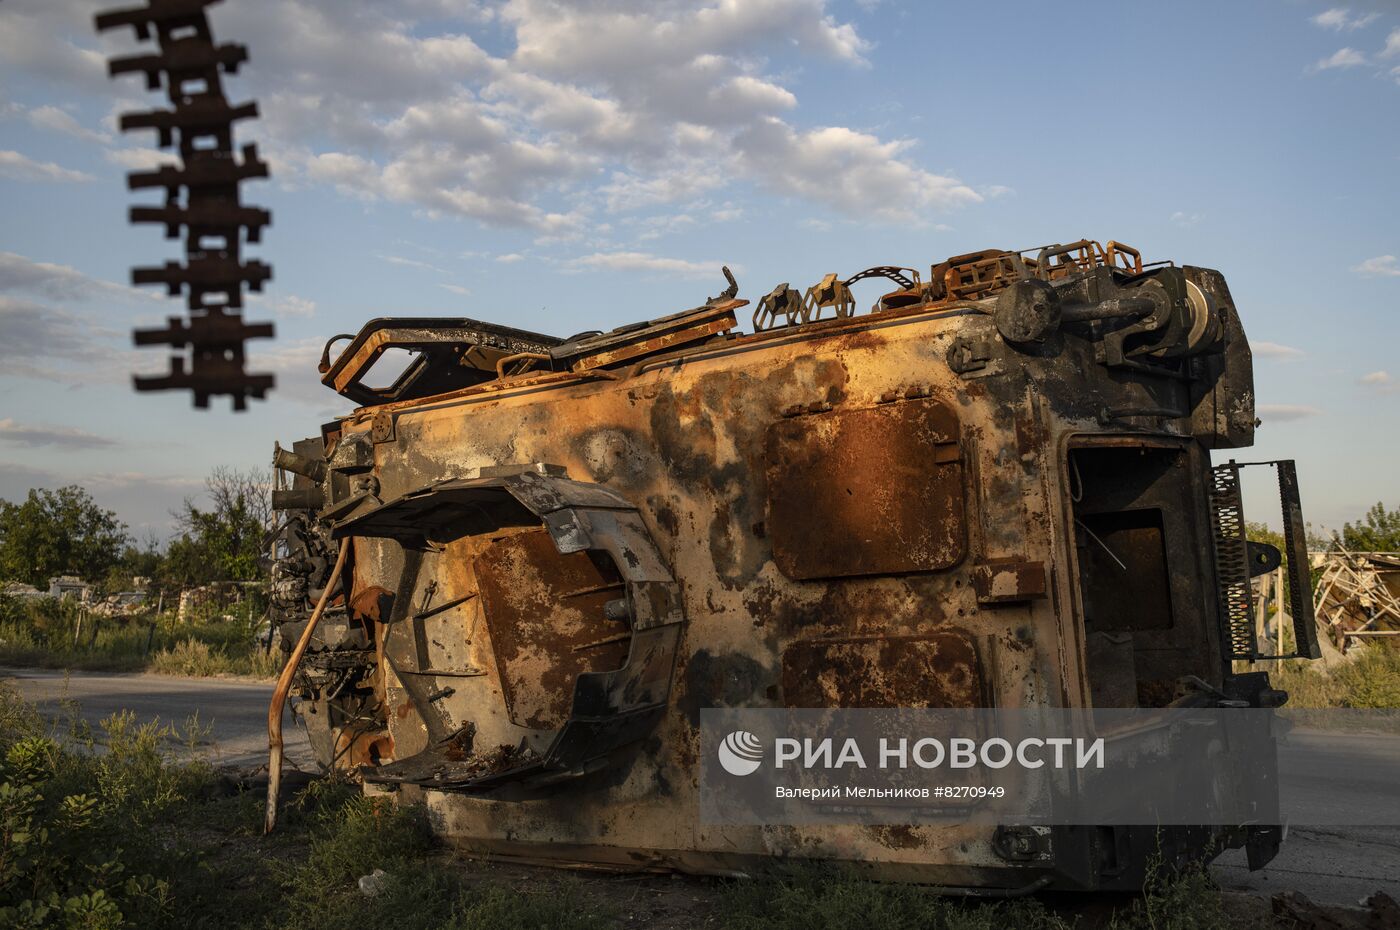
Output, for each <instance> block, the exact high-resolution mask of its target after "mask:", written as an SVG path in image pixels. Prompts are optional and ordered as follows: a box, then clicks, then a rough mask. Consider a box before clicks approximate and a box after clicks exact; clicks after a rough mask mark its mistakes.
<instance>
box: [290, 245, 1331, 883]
mask: <svg viewBox="0 0 1400 930" xmlns="http://www.w3.org/2000/svg"><path fill="white" fill-rule="evenodd" d="M727 274H728V273H727V270H726V276H727ZM877 277H878V278H884V279H887V280H889V281H890V282H892V283H893V285H894V290H892V291H890V292H889V293H886V294H884V295H883V296H882V297H880V298H879V300H878V302H877V303H876V304H875V306H874V307H873V308H872V309H871V310H870V311H869V312H866V313H859V314H858V313H856V312H855V305H854V300H853V297H852V295H851V290H850V287H851V285H852V284H853V283H855V282H856V281H858V280H862V279H867V278H877ZM746 305H747V301H745V300H741V299H739V298H738V293H737V287H736V286H735V285H734V283H733V279H732V278H730V287H729V288H728V290H726V291H725V292H724V293H722V294H721V295H720V296H718V297H715V298H711V299H710V300H709V301H708V302H706V303H705V304H704V305H702V306H699V307H696V308H695V309H692V310H687V311H684V312H680V313H673V314H671V315H667V316H662V317H660V318H659V319H655V320H651V321H648V322H645V323H640V324H637V325H634V326H628V327H623V328H620V329H617V330H613V331H611V332H606V333H587V334H583V335H580V336H576V337H573V338H571V339H559V338H555V337H551V336H545V335H540V334H537V333H529V332H522V331H519V330H516V329H511V328H508V327H504V326H496V325H492V324H488V323H482V322H478V321H475V320H468V319H380V320H375V321H373V322H371V323H369V324H367V325H366V326H365V327H364V329H362V330H361V331H360V332H359V334H358V335H355V336H353V337H349V336H345V337H337V338H336V339H335V340H332V343H331V344H328V345H327V351H326V354H325V356H324V358H323V360H322V365H321V369H322V373H323V380H324V382H325V383H326V384H327V385H328V386H329V387H331V388H333V389H334V390H336V391H338V392H339V393H341V394H342V395H344V396H346V397H348V398H350V399H352V400H354V401H355V402H356V403H358V404H360V405H361V406H360V407H359V408H358V409H357V410H356V411H355V412H354V413H353V414H351V415H349V416H346V417H344V418H342V419H340V420H338V421H336V422H334V423H331V424H328V425H326V426H324V427H323V428H322V430H321V434H320V435H319V436H316V437H314V438H311V439H306V440H302V441H300V442H297V443H295V445H294V446H293V447H292V448H291V449H288V450H281V449H279V450H278V451H277V454H276V463H277V465H278V466H279V467H280V468H281V469H283V471H284V474H285V475H286V477H287V479H288V484H287V486H286V487H285V488H284V489H283V490H280V491H279V492H278V493H277V495H276V502H275V503H276V506H277V507H278V509H279V510H281V511H283V513H284V517H285V519H286V522H285V524H284V525H283V529H282V530H281V531H280V538H279V543H278V551H279V556H280V559H279V561H278V562H277V563H276V565H275V567H274V589H275V601H276V606H277V610H278V612H279V620H280V621H281V632H282V637H283V641H284V642H285V643H287V644H288V648H290V644H291V643H293V642H295V641H297V640H299V639H300V638H302V634H303V632H305V630H306V627H307V625H308V618H309V617H310V615H311V613H312V607H313V605H314V604H316V603H317V602H318V600H320V601H323V602H324V603H325V604H327V605H328V606H327V607H326V608H325V610H324V615H323V616H322V617H320V618H319V624H318V625H315V626H314V630H313V632H312V633H311V634H310V635H309V636H308V637H306V638H307V640H308V642H309V648H308V649H307V651H306V652H305V654H304V655H296V656H294V658H295V659H296V660H297V671H296V678H295V680H294V686H293V694H294V695H295V696H296V697H298V698H299V699H300V700H299V703H298V705H297V714H298V716H299V717H300V718H301V719H302V720H303V721H304V722H305V724H306V726H307V727H308V729H309V731H310V733H311V735H312V739H313V743H314V745H315V747H316V749H317V751H318V753H319V754H320V755H321V757H322V761H323V762H324V763H325V764H327V765H334V766H337V767H342V768H346V769H350V770H353V771H356V772H358V773H359V774H360V775H361V776H362V777H363V779H364V781H365V782H366V784H367V786H369V788H368V790H377V791H391V792H397V793H398V794H399V795H400V796H403V797H406V798H413V799H423V800H425V801H426V802H427V804H428V806H429V809H430V810H431V811H432V812H433V815H434V818H435V822H436V824H437V826H438V829H439V830H440V831H441V833H442V834H443V835H444V836H445V837H447V838H448V839H450V840H451V841H452V842H454V843H457V844H459V845H460V846H461V847H462V848H463V849H465V850H469V851H471V852H473V853H475V854H483V855H491V856H499V857H507V858H515V859H519V860H524V861H542V862H549V863H555V864H561V865H579V866H596V867H613V868H621V869H675V870H683V871H689V872H700V873H719V874H729V873H734V872H739V871H747V870H750V869H752V868H754V867H756V866H759V865H761V864H762V863H763V862H765V861H769V860H771V859H773V858H775V857H788V858H803V857H806V858H814V859H823V860H829V861H835V862H849V863H859V864H862V865H863V866H864V867H867V868H868V869H869V870H870V873H871V874H872V875H874V876H876V877H882V878H889V879H896V880H913V881H921V882H928V883H933V884H941V885H946V886H950V887H957V888H964V889H984V890H992V891H1001V892H1014V891H1016V890H1026V889H1035V888H1124V887H1131V886H1133V885H1134V884H1140V882H1141V881H1142V876H1143V870H1144V868H1145V867H1146V864H1147V862H1148V859H1149V857H1150V856H1151V855H1153V854H1155V853H1157V852H1159V851H1163V850H1164V851H1166V852H1167V853H1168V854H1187V855H1190V854H1198V853H1201V852H1202V851H1204V850H1207V849H1216V850H1218V849H1219V848H1222V847H1238V846H1241V845H1244V846H1247V847H1248V848H1249V851H1250V860H1251V864H1252V865H1256V866H1257V865H1260V864H1262V863H1264V862H1266V861H1267V860H1268V859H1269V858H1270V857H1271V856H1272V855H1273V852H1274V851H1276V849H1277V845H1278V840H1279V830H1278V828H1277V827H1273V826H1269V825H1268V823H1267V822H1266V823H1263V824H1260V823H1254V824H1248V825H1239V826H1225V827H1212V828H1207V829H1197V828H1189V827H1171V828H1163V829H1161V830H1158V829H1156V828H1150V827H1135V826H1131V825H1129V826H1110V827H1096V828H1083V829H1078V828H1075V827H1072V826H1070V827H1055V828H1053V829H1045V830H1039V831H1021V832H1019V833H1018V832H1016V830H1015V829H1014V828H997V829H992V828H989V827H988V826H986V825H983V824H976V823H958V822H956V821H952V822H941V823H936V824H924V825H918V826H911V827H908V828H907V829H899V830H891V829H888V828H879V827H867V826H845V827H831V826H809V827H801V826H775V827H763V826H752V825H748V826H724V825H714V824H710V823H706V822H702V820H701V819H700V818H699V816H698V815H697V810H698V804H697V799H696V794H697V791H698V790H699V787H698V778H697V771H698V769H699V767H700V761H699V754H700V743H699V718H700V713H701V711H702V710H703V709H705V708H714V707H746V708H748V707H753V708H759V707H775V708H783V707H791V708H811V707H816V708H830V707H858V708H927V707H934V708H964V707H1035V706H1046V707H1057V708H1081V707H1082V708H1101V707H1115V708H1130V707H1164V706H1171V705H1173V704H1175V703H1179V702H1193V701H1194V702H1196V703H1197V704H1199V703H1200V701H1202V700H1206V701H1210V702H1214V704H1215V705H1218V706H1228V707H1249V706H1254V707H1258V706H1272V705H1276V704H1278V703H1280V702H1281V701H1282V699H1283V697H1284V696H1283V695H1282V694H1281V693H1280V692H1277V691H1274V690H1272V689H1270V688H1269V687H1268V681H1267V678H1266V677H1265V676H1264V675H1263V674H1262V673H1258V672H1242V673H1239V674H1237V673H1235V672H1234V671H1233V668H1234V667H1235V663H1237V662H1240V661H1245V662H1249V661H1252V660H1254V659H1256V658H1258V656H1257V653H1256V648H1255V644H1254V642H1253V635H1254V634H1253V618H1252V617H1251V615H1250V611H1251V603H1250V593H1249V578H1250V575H1251V573H1253V572H1256V571H1259V570H1263V568H1267V567H1272V565H1274V564H1277V563H1276V559H1277V556H1278V553H1277V551H1272V552H1270V551H1266V547H1258V546H1254V545H1253V544H1249V543H1247V542H1246V541H1245V539H1244V534H1243V530H1244V527H1243V514H1242V509H1241V504H1240V498H1239V475H1240V469H1241V468H1242V466H1241V465H1237V464H1236V463H1234V462H1229V463H1227V464H1222V465H1217V466H1214V467H1213V466H1212V463H1211V459H1210V453H1211V450H1214V449H1231V448H1238V447H1243V446H1248V445H1250V444H1251V442H1252V440H1253V432H1254V428H1255V425H1256V421H1255V418H1254V396H1253V383H1252V367H1251V358H1250V350H1249V345H1248V343H1247V341H1246V339H1245V336H1244V333H1243V331H1242V329H1241V326H1240V322H1239V316H1238V314H1237V313H1236V310H1235V306H1234V304H1233V303H1232V301H1231V298H1230V294H1229V291H1228V289H1227V287H1226V285H1225V281H1224V279H1223V278H1222V277H1221V275H1220V274H1218V273H1217V272H1214V271H1210V270H1207V269H1204V268H1196V267H1190V266H1187V267H1178V266H1175V265H1172V264H1170V263H1164V262H1159V263H1156V264H1152V265H1144V263H1143V261H1142V259H1141V256H1139V254H1138V253H1137V252H1136V251H1134V250H1133V249H1131V248H1128V247H1125V246H1123V245H1121V244H1118V243H1113V242H1109V243H1108V244H1107V245H1106V246H1101V245H1100V244H1099V243H1097V242H1093V241H1089V240H1084V241H1079V242H1075V243H1072V244H1069V245H1057V246H1051V247H1047V248H1045V249H1041V250H1038V251H1034V252H1007V251H1000V250H989V251H984V252H978V253H973V254H969V255H963V256H958V257H955V258H952V259H949V260H947V261H944V262H942V263H940V264H937V265H934V266H933V267H932V269H931V273H930V274H929V276H928V277H927V278H924V277H923V276H922V275H921V274H920V273H918V272H916V271H914V270H912V269H907V268H894V267H881V268H872V269H869V270H867V271H864V272H861V273H860V274H858V275H855V276H853V277H851V278H847V279H844V280H843V279H840V278H838V277H837V276H835V275H829V276H827V277H826V278H825V279H823V280H822V281H821V282H820V283H818V284H817V285H814V286H813V287H812V288H810V289H809V290H808V291H806V292H805V293H799V292H798V291H796V290H794V289H792V288H790V287H788V286H787V285H780V286H779V287H777V288H775V289H774V290H773V291H772V292H771V293H769V294H767V295H766V296H765V297H763V298H762V300H761V301H759V302H758V304H757V307H756V312H754V313H753V316H752V329H753V330H754V331H753V332H750V333H743V332H741V331H740V329H739V325H738V317H737V313H738V311H739V310H740V308H742V307H745V306H746ZM344 339H349V342H348V344H346V345H344V346H343V347H341V348H340V349H339V351H338V352H334V353H333V352H332V349H333V348H335V347H336V345H337V344H338V342H339V341H342V340H344ZM395 353H399V354H401V355H402V353H409V355H410V356H411V358H410V360H409V361H408V363H407V365H405V366H403V367H402V370H401V371H399V372H397V373H396V374H395V376H393V377H391V378H387V379H386V378H383V377H380V376H378V375H376V372H375V368H376V366H377V365H379V364H381V362H383V361H387V360H388V359H389V358H390V357H392V355H393V354H395ZM374 385H380V386H374ZM1271 464H1273V465H1275V466H1276V467H1277V468H1278V471H1279V481H1280V488H1281V491H1282V494H1281V497H1282V500H1283V507H1284V514H1283V518H1284V526H1285V529H1286V531H1287V534H1288V538H1289V545H1290V546H1297V547H1301V546H1302V545H1303V540H1302V522H1301V520H1302V518H1301V513H1300V511H1299V505H1298V496H1297V492H1296V480H1295V479H1294V476H1293V471H1292V465H1291V463H1287V462H1285V463H1271ZM1293 555H1294V556H1295V557H1294V558H1292V559H1290V564H1291V566H1294V567H1297V566H1306V564H1307V560H1306V559H1305V558H1302V557H1300V556H1301V555H1302V551H1301V549H1299V550H1298V551H1297V552H1294V553H1293ZM337 569H339V571H338V574H337ZM1302 570H1305V569H1302ZM1305 581H1306V579H1297V578H1295V579H1294V582H1295V588H1294V594H1295V603H1294V605H1293V612H1292V615H1293V616H1294V617H1295V618H1297V620H1298V621H1299V623H1298V626H1299V640H1298V641H1299V643H1300V652H1302V653H1304V654H1307V653H1309V652H1310V651H1312V650H1314V649H1315V645H1314V644H1313V643H1312V642H1310V637H1311V632H1310V631H1311V623H1310V621H1309V618H1310V616H1311V610H1310V604H1309V603H1308V602H1307V598H1306V597H1299V596H1298V595H1299V593H1300V592H1304V593H1305V592H1306V584H1305ZM323 595H324V597H323Z"/></svg>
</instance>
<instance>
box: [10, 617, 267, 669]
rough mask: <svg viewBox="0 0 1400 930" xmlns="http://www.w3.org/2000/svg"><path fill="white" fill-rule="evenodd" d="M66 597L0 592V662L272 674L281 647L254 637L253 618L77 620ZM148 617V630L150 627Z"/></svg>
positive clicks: (48, 666)
mask: <svg viewBox="0 0 1400 930" xmlns="http://www.w3.org/2000/svg"><path fill="white" fill-rule="evenodd" d="M79 613H80V609H79V607H78V606H77V605H76V604H73V603H71V602H52V601H42V602H37V603H29V604H18V603H16V602H14V601H12V600H9V599H5V598H0V665H12V666H22V667H28V668H63V669H72V670H75V671H108V672H156V673H159V674H165V675H192V676H214V675H247V676H253V677H258V678H271V677H273V676H275V675H276V674H277V672H278V671H279V670H280V668H281V661H282V656H281V653H280V652H276V651H274V652H272V653H267V652H265V651H264V650H263V648H262V647H261V646H260V645H258V644H257V643H256V642H255V641H254V628H255V626H256V625H257V623H258V622H259V618H258V617H256V616H254V617H249V616H247V615H238V614H235V615H234V616H233V618H232V619H228V620H224V619H215V618H212V617H206V618H204V619H201V620H198V621H195V622H189V623H180V622H179V621H178V620H177V619H176V618H175V616H174V615H173V614H170V613H166V614H164V615H161V616H154V615H149V616H146V617H140V618H135V619H116V618H105V619H102V618H94V617H92V616H88V617H86V618H84V619H83V620H82V621H81V622H80V621H79ZM152 625H154V627H155V628H154V630H153V629H152Z"/></svg>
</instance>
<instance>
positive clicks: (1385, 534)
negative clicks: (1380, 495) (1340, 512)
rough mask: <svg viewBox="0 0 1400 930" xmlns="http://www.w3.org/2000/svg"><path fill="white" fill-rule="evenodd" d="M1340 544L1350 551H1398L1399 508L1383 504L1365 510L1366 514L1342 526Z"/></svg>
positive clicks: (1399, 533)
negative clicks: (1386, 506) (1392, 508)
mask: <svg viewBox="0 0 1400 930" xmlns="http://www.w3.org/2000/svg"><path fill="white" fill-rule="evenodd" d="M1342 545H1343V546H1346V547H1347V548H1348V549H1349V550H1351V551H1352V552H1400V508H1397V509H1395V510H1386V509H1385V505H1384V504H1382V503H1380V502H1377V503H1376V506H1374V507H1372V508H1371V509H1370V510H1368V511H1366V516H1365V517H1364V518H1362V519H1360V520H1357V521H1356V522H1355V523H1347V524H1345V525H1344V526H1343V527H1342Z"/></svg>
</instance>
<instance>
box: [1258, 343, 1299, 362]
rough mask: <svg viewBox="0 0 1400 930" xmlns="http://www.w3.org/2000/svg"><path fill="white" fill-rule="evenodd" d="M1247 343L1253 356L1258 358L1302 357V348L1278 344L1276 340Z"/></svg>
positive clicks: (1288, 358)
mask: <svg viewBox="0 0 1400 930" xmlns="http://www.w3.org/2000/svg"><path fill="white" fill-rule="evenodd" d="M1249 345H1250V348H1251V349H1253V350H1254V354H1255V356H1257V357H1259V358H1277V359H1284V360H1292V359H1299V358H1302V357H1303V354H1304V353H1303V350H1302V349H1295V348H1293V346H1286V345H1280V344H1279V343H1277V342H1262V341H1261V342H1251V343H1250V344H1249Z"/></svg>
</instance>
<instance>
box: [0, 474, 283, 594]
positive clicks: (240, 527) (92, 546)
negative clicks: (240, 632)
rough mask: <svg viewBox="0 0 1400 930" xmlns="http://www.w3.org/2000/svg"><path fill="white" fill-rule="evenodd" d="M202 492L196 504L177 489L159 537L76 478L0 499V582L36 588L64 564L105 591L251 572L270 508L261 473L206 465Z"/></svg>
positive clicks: (259, 572)
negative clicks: (176, 501) (178, 496)
mask: <svg viewBox="0 0 1400 930" xmlns="http://www.w3.org/2000/svg"><path fill="white" fill-rule="evenodd" d="M205 498H206V500H205V501H201V502H200V503H198V504H196V502H195V500H194V499H193V498H188V497H187V498H185V500H184V501H183V503H182V504H181V506H180V507H179V508H178V509H177V510H174V511H172V512H171V516H172V517H174V520H175V535H174V536H173V537H172V538H171V539H170V540H168V541H167V542H165V543H164V544H162V543H161V541H160V540H158V539H157V538H156V537H155V536H154V534H150V535H147V536H146V537H145V538H144V539H141V540H138V539H136V538H135V537H133V536H132V535H131V534H130V533H129V532H128V531H127V526H126V524H124V523H122V522H121V520H119V519H118V518H117V515H116V514H115V513H114V512H112V511H111V510H107V509H105V508H103V507H101V506H99V505H98V504H97V502H96V501H94V500H93V499H92V495H90V494H89V493H88V492H87V491H86V490H85V489H84V488H82V487H79V486H77V485H69V486H67V487H62V488H58V489H56V490H48V489H45V488H34V489H31V490H30V491H29V493H28V495H27V496H26V497H25V499H24V500H22V501H16V502H10V501H5V500H0V583H8V582H23V583H25V584H30V585H33V586H34V587H36V588H39V589H40V590H44V589H46V588H47V587H48V584H49V579H50V578H53V577H55V576H58V575H70V574H71V575H77V576H79V577H80V578H82V579H83V580H84V581H88V582H92V583H95V584H97V585H98V586H99V587H100V588H101V589H102V590H103V592H104V593H113V592H116V591H123V590H129V589H130V588H131V587H132V583H133V579H134V578H149V579H151V584H152V585H153V587H155V588H158V589H162V590H178V589H181V588H186V587H192V586H195V585H201V584H207V583H209V582H213V581H254V580H257V579H258V578H261V577H262V576H263V569H262V567H261V565H260V559H261V557H262V556H263V554H264V549H263V539H264V536H265V535H266V534H267V531H268V527H269V519H270V518H271V515H272V499H271V485H270V482H269V481H268V478H267V476H266V475H265V474H264V473H260V472H258V471H255V470H249V471H239V470H237V469H233V468H216V469H214V471H213V472H211V473H210V475H209V477H208V478H207V479H206V480H205Z"/></svg>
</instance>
